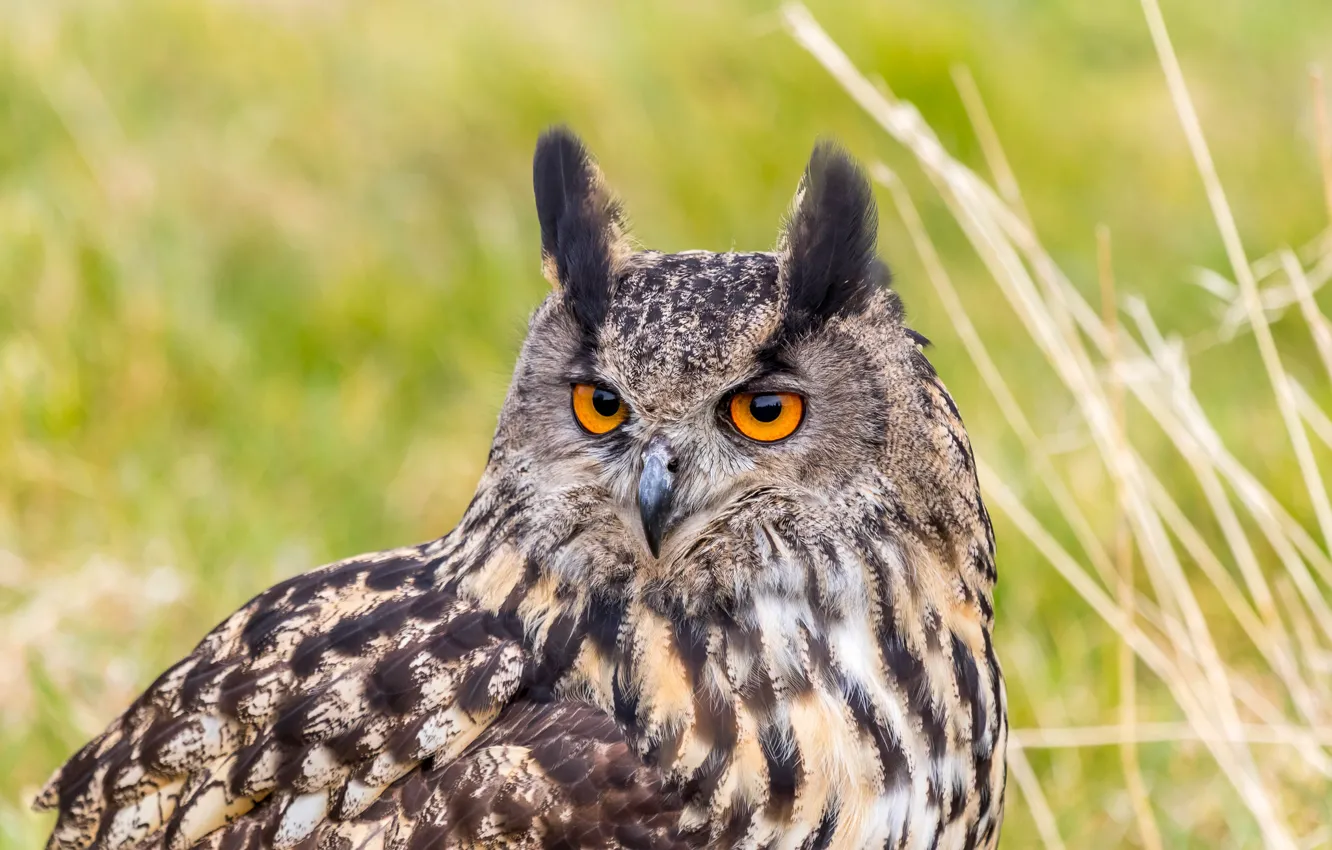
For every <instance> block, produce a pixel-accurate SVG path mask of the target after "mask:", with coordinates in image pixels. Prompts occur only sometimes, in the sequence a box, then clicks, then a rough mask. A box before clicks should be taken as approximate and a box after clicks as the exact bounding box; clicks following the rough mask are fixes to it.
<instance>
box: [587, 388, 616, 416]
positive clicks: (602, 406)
mask: <svg viewBox="0 0 1332 850" xmlns="http://www.w3.org/2000/svg"><path fill="white" fill-rule="evenodd" d="M592 409H593V410H595V411H596V412H597V413H600V414H601V415H602V416H605V417H607V418H609V417H611V416H614V415H615V414H617V413H619V412H620V397H619V396H617V395H616V394H615V393H613V392H611V391H610V390H603V389H602V388H601V387H597V388H596V389H595V390H593V391H592Z"/></svg>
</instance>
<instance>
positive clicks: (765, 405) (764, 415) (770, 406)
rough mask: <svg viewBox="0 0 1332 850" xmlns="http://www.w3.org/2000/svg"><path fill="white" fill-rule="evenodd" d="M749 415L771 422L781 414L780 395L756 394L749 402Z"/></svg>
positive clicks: (761, 420)
mask: <svg viewBox="0 0 1332 850" xmlns="http://www.w3.org/2000/svg"><path fill="white" fill-rule="evenodd" d="M749 415H750V416H753V417H754V418H755V419H757V420H758V421H760V422H773V421H775V420H776V419H777V417H778V416H781V415H782V397H781V396H779V395H756V396H754V398H752V399H751V400H750V402H749Z"/></svg>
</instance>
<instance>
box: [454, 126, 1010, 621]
mask: <svg viewBox="0 0 1332 850" xmlns="http://www.w3.org/2000/svg"><path fill="white" fill-rule="evenodd" d="M533 172H534V174H533V176H534V183H535V194H536V208H537V217H538V219H539V222H540V231H541V256H542V264H543V271H544V274H545V277H546V278H547V279H548V280H549V282H550V284H551V287H552V291H551V293H550V295H549V296H548V297H547V298H546V299H545V300H544V302H543V303H542V304H541V305H540V306H539V307H538V309H537V310H536V312H535V313H534V315H533V316H532V318H531V321H530V326H529V329H528V335H527V339H526V342H525V343H524V345H523V348H522V352H521V354H520V356H519V360H518V364H517V367H516V369H515V373H514V377H513V383H512V385H511V388H510V390H509V393H508V397H507V399H506V401H505V403H504V407H503V410H502V412H501V415H500V422H499V426H498V430H497V433H496V437H495V441H494V445H493V448H492V452H491V458H490V464H489V467H488V469H487V472H486V476H485V478H484V480H483V483H482V487H481V488H480V490H479V492H478V496H477V498H476V500H474V502H473V505H472V507H471V508H470V509H469V512H468V516H467V517H465V518H464V525H466V524H467V523H472V524H474V525H476V526H480V525H487V526H495V527H496V529H497V530H498V527H499V526H503V532H502V534H501V535H500V536H502V537H504V538H505V539H507V540H509V541H511V542H512V545H513V546H514V547H515V548H516V549H517V550H518V551H519V552H520V553H521V555H522V556H523V557H524V558H525V559H526V561H527V563H529V564H541V565H544V566H543V567H542V569H548V570H550V571H551V572H552V573H553V574H554V575H556V576H558V577H559V579H560V581H562V582H569V583H571V585H573V586H577V587H580V588H591V589H593V590H600V591H605V592H621V591H623V589H624V588H626V587H630V586H632V587H633V588H635V589H636V590H637V592H638V593H641V594H643V595H644V596H646V597H648V598H654V599H657V600H658V601H660V602H662V604H664V605H669V606H670V607H676V608H679V607H684V608H688V609H698V608H702V607H708V606H716V605H723V606H725V605H729V604H733V603H734V602H736V601H737V600H740V599H743V598H745V597H747V596H751V595H752V594H753V593H755V592H757V591H759V590H761V589H762V588H765V587H766V588H769V589H773V588H777V589H782V588H785V589H786V590H787V591H792V592H806V591H807V592H809V593H813V594H816V595H818V597H819V600H820V604H825V605H834V606H835V605H836V603H837V600H838V598H839V596H841V595H845V594H859V595H860V596H861V597H862V598H863V595H864V588H863V587H858V586H857V582H856V581H850V580H848V581H840V580H839V579H838V578H837V576H838V574H839V569H837V568H835V567H834V565H835V564H841V565H842V567H841V570H842V571H846V569H848V568H846V567H845V564H846V563H849V562H856V563H862V564H872V562H873V561H874V559H876V558H877V559H885V558H888V559H892V558H896V559H897V560H898V561H902V560H903V559H909V558H911V557H915V558H918V559H921V558H923V559H925V560H927V561H929V562H930V563H931V564H936V565H937V567H932V569H934V570H935V571H936V572H937V573H939V580H940V581H944V582H947V581H952V580H953V579H954V575H953V574H954V573H955V574H959V575H960V574H962V573H967V572H969V571H970V572H974V571H975V569H981V570H982V572H984V573H986V574H988V573H989V572H990V571H991V569H992V568H991V567H990V563H991V561H990V559H989V546H990V543H989V530H988V522H987V521H986V520H985V518H984V508H983V507H982V506H981V503H980V499H979V496H978V494H977V489H976V484H975V473H974V469H973V466H972V459H971V452H970V448H969V446H968V443H967V439H966V435H965V432H964V431H963V430H962V425H961V421H960V419H959V418H958V415H957V411H956V408H955V407H954V406H953V402H952V401H951V399H950V398H949V397H948V394H947V392H946V391H945V390H944V388H943V386H942V384H941V383H940V382H939V380H938V378H937V376H936V374H935V372H934V370H933V369H932V368H931V366H930V364H929V362H928V361H927V360H926V358H925V355H924V353H923V347H924V345H925V340H924V338H923V337H921V336H920V335H918V334H916V333H914V332H912V331H911V330H909V329H908V328H907V327H906V326H905V325H904V324H903V311H902V306H901V302H900V300H899V298H898V296H897V294H896V293H895V292H894V291H893V290H892V289H891V288H890V286H889V275H888V271H887V268H886V267H885V266H884V264H883V263H882V262H880V260H879V259H878V258H877V256H876V254H875V239H876V230H877V218H876V212H875V206H874V200H873V194H872V191H871V188H870V185H869V183H868V181H867V180H866V179H865V177H864V176H863V174H862V173H861V171H860V170H859V169H858V168H857V166H856V165H855V164H854V163H853V162H852V161H851V160H850V159H849V158H848V157H847V156H846V155H845V154H844V153H843V152H842V151H841V150H840V149H839V148H837V147H836V146H834V145H832V144H820V145H818V146H817V147H816V148H815V149H814V152H813V155H812V156H811V158H810V160H809V164H808V165H807V167H806V168H805V172H804V176H803V178H802V179H801V180H800V182H799V186H798V188H797V190H796V193H795V199H794V202H793V204H792V206H791V209H790V212H789V214H788V216H787V218H786V220H785V222H784V224H783V225H782V226H781V228H780V231H779V235H778V237H777V240H776V248H775V250H773V251H766V252H754V253H733V252H731V253H712V252H708V251H687V252H682V253H676V254H665V253H659V252H655V251H645V250H639V249H637V248H636V247H635V246H634V244H633V243H632V241H631V239H630V237H629V235H628V232H627V229H626V224H625V218H624V216H623V214H622V211H621V207H620V204H619V202H618V201H617V200H616V198H615V197H614V195H613V194H612V193H611V191H610V190H609V189H608V187H607V186H606V183H605V181H604V179H603V177H602V175H601V172H600V171H599V169H598V168H597V166H596V164H595V163H594V161H593V159H592V157H591V156H590V155H589V153H588V151H587V150H586V148H585V147H584V146H583V144H582V143H581V142H580V141H579V140H578V139H577V137H575V136H574V135H573V134H572V133H570V132H569V131H567V130H565V129H554V130H551V131H548V132H547V133H546V134H544V135H543V136H542V137H541V139H540V141H539V142H538V144H537V150H536V155H535V161H534V167H533ZM885 547H889V548H891V549H892V551H889V550H888V549H885ZM894 547H895V548H894ZM913 553H914V554H913ZM975 581H976V582H977V583H978V584H980V585H984V586H985V587H988V584H987V582H986V580H985V579H984V577H983V576H976V577H975ZM814 585H819V586H817V587H816V586H814Z"/></svg>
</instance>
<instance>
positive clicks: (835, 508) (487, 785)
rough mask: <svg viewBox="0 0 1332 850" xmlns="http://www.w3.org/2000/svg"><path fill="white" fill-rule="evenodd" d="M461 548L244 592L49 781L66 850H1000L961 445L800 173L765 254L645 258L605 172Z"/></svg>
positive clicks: (569, 191)
mask: <svg viewBox="0 0 1332 850" xmlns="http://www.w3.org/2000/svg"><path fill="white" fill-rule="evenodd" d="M533 172H534V183H535V195H536V211H537V218H538V220H539V223H540V233H541V256H542V268H543V272H544V275H545V277H546V278H547V279H548V280H549V282H550V284H551V287H552V291H551V293H550V294H549V295H548V296H547V297H546V298H545V300H544V301H543V302H542V303H541V304H540V306H538V307H537V308H536V311H535V313H534V314H533V315H532V317H531V320H530V323H529V327H528V332H527V337H526V341H525V342H524V344H523V347H522V350H521V353H520V355H519V357H518V362H517V365H516V367H515V370H514V376H513V382H512V384H511V386H510V388H509V391H508V395H507V397H506V399H505V402H504V405H503V409H502V411H501V413H500V416H499V422H498V426H497V428H496V432H495V437H494V442H493V444H492V446H491V450H490V456H489V460H488V462H487V464H486V467H485V471H484V473H483V475H482V477H481V481H480V483H479V484H478V486H477V490H476V494H475V496H474V498H473V499H472V501H471V503H470V505H469V506H468V508H467V510H466V511H465V513H464V514H463V516H462V518H461V520H460V521H459V524H458V526H457V527H456V528H455V529H453V530H452V531H450V532H449V533H448V534H446V535H444V536H443V537H441V538H439V539H437V540H433V541H430V542H428V543H424V544H421V545H418V546H411V547H407V548H403V549H395V550H391V551H385V552H378V553H375V554H371V555H364V556H361V557H356V558H352V559H350V560H346V561H342V562H340V563H336V564H332V565H329V566H325V567H322V568H320V569H316V570H314V571H312V572H309V573H305V574H303V575H299V576H296V577H295V578H292V579H290V580H287V581H284V582H282V583H281V584H278V585H277V586H275V587H272V588H270V589H269V590H266V591H264V592H263V593H261V594H259V595H258V596H257V597H255V598H254V599H253V600H252V601H251V602H249V603H248V604H247V605H245V606H244V607H243V608H241V609H240V610H239V611H238V612H236V613H235V614H233V615H232V616H230V617H228V618H227V619H226V620H225V621H224V622H223V623H222V624H221V625H219V626H218V627H217V628H215V629H214V630H213V631H212V632H210V633H209V634H208V635H207V636H206V637H204V638H203V640H202V642H201V643H200V644H199V645H198V646H197V647H196V648H195V649H194V651H193V652H191V653H190V654H189V655H188V656H187V657H186V658H185V659H184V660H182V661H181V662H179V663H178V664H176V665H175V666H174V667H172V668H170V669H169V670H167V671H166V672H165V673H163V674H162V675H161V677H160V678H158V679H157V681H156V682H154V683H153V684H152V685H151V686H150V687H149V688H148V689H147V690H146V691H145V692H144V693H143V695H142V696H140V697H139V698H138V699H137V700H136V701H135V702H134V703H133V704H132V705H131V706H130V707H129V708H128V709H127V710H126V711H125V713H124V714H123V715H121V716H120V718H119V719H117V720H115V721H114V722H112V723H111V725H110V726H109V727H108V728H107V730H106V731H105V732H103V733H102V734H101V736H99V737H97V738H96V739H95V740H93V741H92V742H90V743H89V744H87V745H86V746H85V747H84V748H83V749H82V750H80V751H79V752H78V753H77V754H76V755H74V756H73V757H72V758H71V759H70V760H69V762H68V763H67V764H66V765H65V766H64V767H62V768H60V770H58V771H57V772H56V774H55V775H54V776H53V777H52V779H51V780H50V781H49V782H48V784H47V785H46V787H45V788H44V789H43V790H42V791H41V793H40V794H39V796H38V798H37V800H36V803H35V805H36V808H38V809H40V810H47V809H53V810H55V811H56V812H57V813H58V818H57V822H56V824H55V826H54V829H53V832H52V835H51V838H50V842H49V844H48V845H47V846H48V848H50V850H86V848H96V850H139V848H153V849H154V850H157V849H158V848H161V850H187V848H194V847H204V848H214V850H259V848H275V849H276V848H298V847H299V848H312V849H313V848H320V849H321V850H322V849H323V848H328V850H333V849H334V848H336V850H351V848H358V849H359V848H367V850H368V848H374V849H375V850H388V848H422V849H423V850H424V848H490V847H505V848H730V847H737V848H787V850H795V848H871V847H872V848H921V850H924V848H938V849H939V850H960V849H961V848H968V850H970V848H990V847H993V846H994V845H995V844H996V843H997V841H998V835H999V828H1000V823H1001V821H1002V815H1003V801H1004V783H1005V744H1006V740H1007V719H1006V710H1005V692H1004V684H1003V680H1002V678H1001V675H1000V670H999V664H998V661H997V660H996V658H995V652H994V647H993V645H992V643H991V631H992V626H993V623H994V610H993V596H992V591H993V587H994V583H995V578H996V575H995V561H994V537H993V533H992V531H991V527H990V521H989V517H988V515H987V514H986V510H985V506H984V504H983V503H982V501H981V496H980V492H979V488H978V485H977V480H976V473H975V467H974V461H973V456H972V452H971V448H970V444H969V442H968V439H967V435H966V432H965V431H964V429H963V426H962V420H961V418H960V416H959V414H958V410H957V407H956V406H955V405H954V403H953V401H952V399H951V398H950V397H949V394H948V392H947V391H946V390H945V389H944V386H943V384H942V383H941V381H940V380H939V377H938V375H937V374H936V373H935V371H934V369H933V368H932V367H931V366H930V363H929V361H928V360H927V359H926V356H925V353H924V349H925V348H926V345H927V343H926V341H925V339H924V338H923V337H922V336H920V335H918V334H916V333H915V332H913V331H911V330H910V329H908V328H907V326H906V325H905V324H904V319H903V311H902V307H901V302H900V300H899V298H898V296H897V294H896V293H895V292H894V291H893V290H892V289H891V288H890V285H889V277H888V272H887V270H886V268H885V266H884V265H883V264H882V263H881V262H880V261H879V259H878V258H877V257H876V249H875V238H876V230H877V223H876V212H875V207H874V201H873V196H872V192H871V189H870V186H869V183H868V182H867V181H866V179H865V178H864V176H863V175H862V173H861V171H860V170H859V169H858V168H857V166H856V165H855V164H854V163H853V162H852V161H851V160H850V159H849V158H848V157H847V156H846V155H845V154H844V153H843V152H841V151H840V150H839V149H838V148H837V147H835V146H833V145H831V144H820V145H819V146H817V147H816V148H815V149H814V152H813V154H812V156H811V158H810V160H809V164H808V166H807V168H806V170H805V173H804V177H803V179H802V180H801V182H800V184H799V188H798V190H797V192H796V196H795V200H794V202H793V205H792V208H791V211H790V213H789V215H788V217H787V219H786V222H785V224H784V225H783V226H782V228H781V231H780V235H779V237H778V240H777V245H776V248H775V250H774V251H771V252H762V253H710V252H706V251H687V252H683V253H678V254H665V253H659V252H655V251H643V250H638V249H637V248H636V247H634V245H633V244H632V242H631V241H630V237H629V235H628V233H627V230H626V226H625V220H624V217H623V215H622V213H621V208H620V205H619V203H618V202H617V201H616V199H615V197H614V196H613V195H612V193H611V192H610V190H609V189H608V188H607V186H606V184H605V182H604V181H603V178H602V175H601V172H600V170H599V169H598V167H597V166H596V164H595V163H594V161H593V159H592V158H591V156H590V155H589V153H588V152H587V150H586V149H585V147H584V146H583V144H582V143H581V142H580V141H579V140H578V139H577V137H575V136H574V135H573V134H572V133H570V132H569V131H568V130H565V129H562V128H559V129H554V130H550V131H547V132H546V133H545V134H544V135H543V136H541V138H540V140H539V141H538V143H537V148H536V155H535V158H534V167H533Z"/></svg>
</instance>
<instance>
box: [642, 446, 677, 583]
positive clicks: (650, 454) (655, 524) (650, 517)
mask: <svg viewBox="0 0 1332 850" xmlns="http://www.w3.org/2000/svg"><path fill="white" fill-rule="evenodd" d="M677 465H678V462H677V460H676V458H675V452H674V451H673V450H672V449H671V444H670V442H669V441H667V440H666V438H665V437H661V436H656V437H653V438H652V440H651V442H649V443H648V446H647V448H646V449H644V450H643V472H642V474H640V475H639V477H638V516H639V518H640V519H642V521H643V534H644V535H646V536H647V544H648V549H650V550H651V551H652V557H654V558H655V557H657V556H658V555H660V554H661V538H662V537H663V536H664V535H665V533H666V526H667V522H668V520H669V519H670V515H671V502H672V497H673V496H674V494H675V470H676V467H677Z"/></svg>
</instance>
